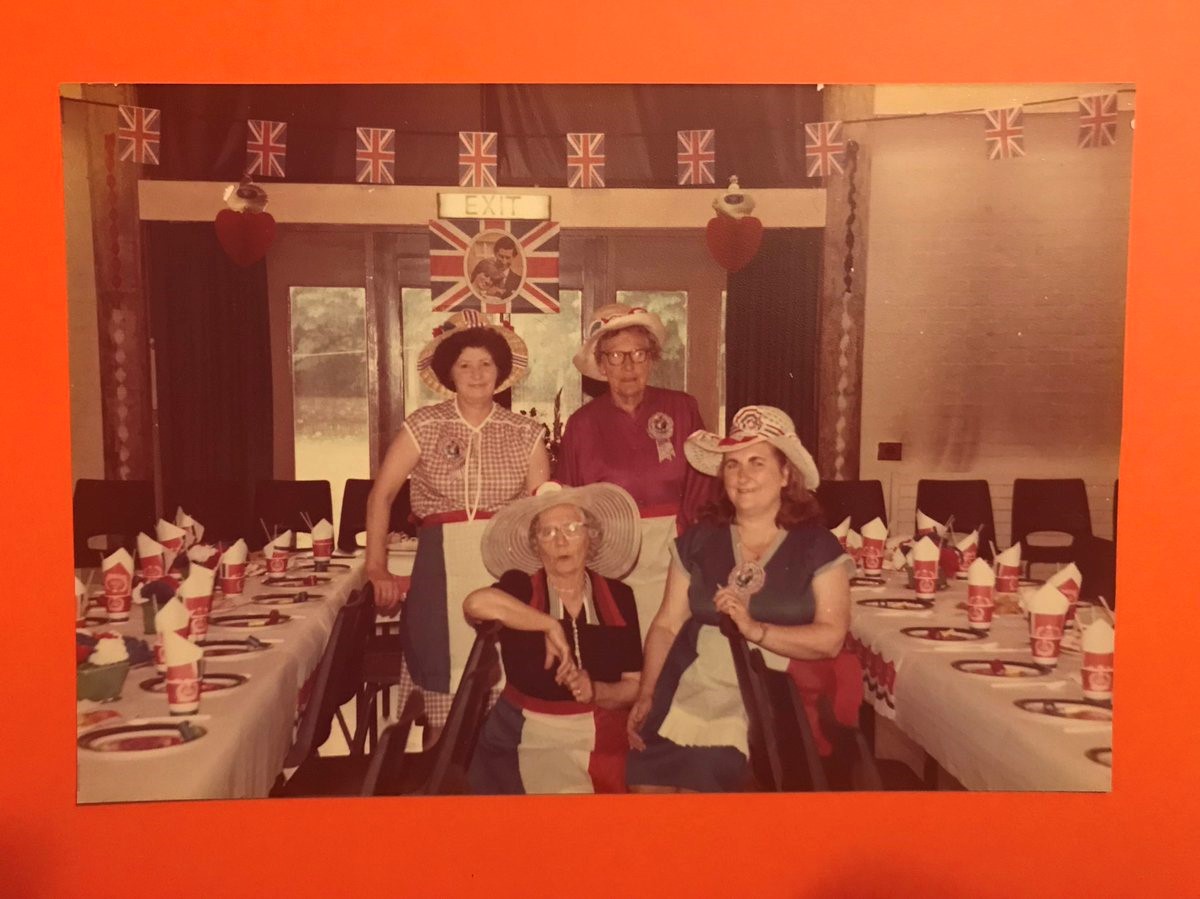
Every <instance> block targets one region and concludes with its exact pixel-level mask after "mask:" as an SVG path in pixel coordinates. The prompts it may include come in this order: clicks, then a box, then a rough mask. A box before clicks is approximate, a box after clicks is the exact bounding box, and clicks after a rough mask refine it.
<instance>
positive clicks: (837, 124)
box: [117, 92, 1117, 190]
mask: <svg viewBox="0 0 1200 899" xmlns="http://www.w3.org/2000/svg"><path fill="white" fill-rule="evenodd" d="M1068 99H1070V98H1068ZM1075 99H1076V100H1077V102H1078V111H1079V133H1078V146H1079V148H1080V149H1094V148H1103V147H1111V146H1113V144H1115V143H1116V142H1117V94H1116V92H1110V93H1104V94H1091V95H1087V96H1081V97H1077V98H1075ZM980 112H982V116H983V124H984V130H983V137H984V146H985V149H986V152H987V158H988V159H992V160H1001V159H1014V158H1019V157H1022V156H1024V155H1025V112H1024V108H1023V107H1022V106H1010V107H1004V108H1000V109H985V110H981V111H980ZM895 118H903V117H895ZM161 119H162V117H161V113H160V111H159V110H157V109H152V108H148V107H144V106H126V105H121V106H120V107H119V108H118V124H117V149H118V158H119V159H120V160H121V161H122V162H131V163H136V164H139V165H159V164H160V142H161V138H162V132H161V128H162V126H161ZM888 120H890V119H881V120H879V121H888ZM846 124H849V123H848V122H844V121H831V122H809V123H806V124H805V125H804V160H805V171H806V173H807V175H808V177H810V178H828V177H830V176H832V175H838V174H841V173H842V172H843V170H844V165H845V159H846V139H845V137H844V135H843V126H844V125H846ZM246 125H247V128H246V168H245V172H246V174H247V175H250V176H256V177H266V178H286V177H287V174H286V173H287V128H288V126H287V123H286V122H272V121H266V120H262V119H250V120H248V121H247V123H246ZM355 133H356V141H355V164H356V165H355V171H356V175H355V180H356V181H358V182H359V183H361V184H395V183H396V182H395V178H396V150H395V145H396V132H395V130H394V129H392V128H367V127H360V128H356V129H355ZM498 144H499V135H498V134H497V132H495V131H460V132H458V183H459V186H460V187H476V188H481V187H497V186H498V182H497V169H498V158H497V147H498ZM564 154H565V158H566V167H567V187H570V188H577V189H581V190H587V189H594V188H602V187H604V186H605V178H604V169H605V135H604V134H603V133H601V132H572V133H570V134H567V135H566V141H565V145H564ZM716 164H717V135H716V131H715V129H712V128H708V129H689V130H684V131H679V132H677V133H676V169H677V183H678V184H679V185H680V186H681V187H690V186H703V185H708V184H715V183H716Z"/></svg>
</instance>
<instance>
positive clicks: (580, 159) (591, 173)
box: [567, 132, 604, 187]
mask: <svg viewBox="0 0 1200 899" xmlns="http://www.w3.org/2000/svg"><path fill="white" fill-rule="evenodd" d="M567 187H604V135H603V134H596V133H577V132H571V133H570V134H568V135H567Z"/></svg>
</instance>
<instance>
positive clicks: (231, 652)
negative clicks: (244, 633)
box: [198, 637, 271, 659]
mask: <svg viewBox="0 0 1200 899" xmlns="http://www.w3.org/2000/svg"><path fill="white" fill-rule="evenodd" d="M198 645H199V646H200V648H201V649H203V650H204V658H206V659H213V658H234V657H241V656H246V655H250V654H251V653H255V652H262V651H263V650H264V649H270V648H271V643H269V642H266V641H263V640H256V639H255V638H254V637H247V638H246V639H245V640H203V641H201V642H200V643H199V644H198Z"/></svg>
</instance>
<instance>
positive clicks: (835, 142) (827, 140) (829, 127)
mask: <svg viewBox="0 0 1200 899" xmlns="http://www.w3.org/2000/svg"><path fill="white" fill-rule="evenodd" d="M845 159H846V141H845V140H844V139H843V138H842V123H841V122H808V123H806V124H805V125H804V161H805V163H806V169H805V171H806V172H807V175H808V177H809V178H828V177H829V176H830V175H832V174H833V173H834V172H837V173H838V174H841V173H842V172H843V171H845V169H844V167H843V165H842V163H843V162H844V161H845Z"/></svg>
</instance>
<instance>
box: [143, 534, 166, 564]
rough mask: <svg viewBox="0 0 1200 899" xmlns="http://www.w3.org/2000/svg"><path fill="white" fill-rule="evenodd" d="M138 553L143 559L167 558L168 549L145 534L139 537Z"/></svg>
mask: <svg viewBox="0 0 1200 899" xmlns="http://www.w3.org/2000/svg"><path fill="white" fill-rule="evenodd" d="M137 551H138V557H139V558H142V559H148V558H150V557H151V556H158V555H161V556H163V557H164V558H165V556H166V547H165V546H163V545H162V544H161V543H159V542H158V541H157V540H155V539H154V538H153V537H151V536H150V535H149V534H147V533H145V532H142V533H139V534H138V535H137Z"/></svg>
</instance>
